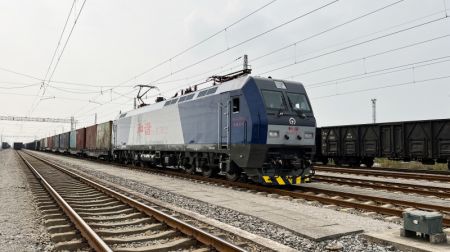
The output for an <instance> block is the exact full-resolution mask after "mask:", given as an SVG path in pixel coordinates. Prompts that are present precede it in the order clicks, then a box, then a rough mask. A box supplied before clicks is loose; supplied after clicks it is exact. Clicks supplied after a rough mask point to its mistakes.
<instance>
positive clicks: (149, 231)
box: [19, 152, 246, 252]
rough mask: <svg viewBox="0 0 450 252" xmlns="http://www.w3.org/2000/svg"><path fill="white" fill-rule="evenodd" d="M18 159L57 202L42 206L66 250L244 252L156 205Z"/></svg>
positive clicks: (29, 157) (24, 156) (61, 170)
mask: <svg viewBox="0 0 450 252" xmlns="http://www.w3.org/2000/svg"><path fill="white" fill-rule="evenodd" d="M19 156H20V157H21V158H22V160H23V161H24V163H25V164H26V165H27V166H28V168H29V169H30V170H31V171H32V173H33V174H34V175H35V176H36V177H37V178H38V180H39V181H40V183H41V184H42V186H43V187H44V188H45V189H46V191H47V192H48V194H50V195H51V197H52V198H53V201H54V202H56V203H57V204H56V205H55V203H53V202H51V201H46V202H44V203H42V202H41V205H40V207H44V208H45V211H46V214H47V216H48V215H50V216H51V217H53V218H50V219H48V220H47V222H46V223H47V224H48V223H50V225H52V224H54V226H52V227H51V228H53V229H57V230H59V231H60V233H59V234H58V235H59V236H60V237H63V238H62V239H60V240H65V241H69V243H70V242H72V246H71V247H69V248H70V250H78V249H80V250H84V249H85V246H86V243H87V244H89V246H90V247H91V248H93V249H94V250H96V251H129V252H132V251H195V252H202V251H211V250H213V251H216V250H217V251H246V249H244V248H243V247H239V246H237V245H235V244H233V243H231V242H228V241H226V240H224V239H222V238H220V237H218V236H216V235H213V234H210V233H208V232H206V231H204V230H202V229H199V228H196V227H194V226H192V225H190V224H188V223H186V222H184V221H181V220H179V219H177V218H175V217H174V216H172V215H170V214H167V213H165V212H164V211H161V210H158V209H157V206H149V205H145V204H143V203H141V202H140V201H138V200H136V199H133V198H130V197H128V196H126V195H124V194H122V193H120V192H117V191H114V190H112V189H110V188H107V187H105V186H103V185H101V184H99V183H96V182H94V181H92V180H89V179H87V178H85V177H82V176H80V175H77V174H75V173H73V172H71V171H69V170H67V169H65V168H63V167H60V166H57V165H50V164H49V163H45V162H43V161H42V160H40V159H38V158H37V157H34V156H32V155H30V154H25V153H23V152H22V153H19ZM41 193H42V192H41ZM42 196H44V195H42ZM58 208H60V209H62V210H63V213H60V212H58V211H59V210H58ZM74 228H75V229H76V231H74ZM61 232H62V233H61ZM80 235H81V237H82V239H83V240H82V241H81V240H80V239H81V237H80ZM77 246H79V247H77ZM63 248H65V249H67V246H66V247H63Z"/></svg>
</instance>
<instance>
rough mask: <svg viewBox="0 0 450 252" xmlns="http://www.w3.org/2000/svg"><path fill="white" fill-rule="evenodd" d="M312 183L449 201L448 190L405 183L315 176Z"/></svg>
mask: <svg viewBox="0 0 450 252" xmlns="http://www.w3.org/2000/svg"><path fill="white" fill-rule="evenodd" d="M314 181H318V182H326V183H336V184H339V185H349V186H359V187H365V188H373V189H379V190H388V191H398V192H404V193H414V194H420V195H427V196H436V197H440V198H443V199H450V188H445V187H437V186H426V185H417V184H407V183H395V182H387V181H377V180H368V179H355V178H345V177H335V176H326V175H317V174H316V175H315V176H314Z"/></svg>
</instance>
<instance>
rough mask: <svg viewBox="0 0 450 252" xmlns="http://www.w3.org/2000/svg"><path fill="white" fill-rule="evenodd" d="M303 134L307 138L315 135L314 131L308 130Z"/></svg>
mask: <svg viewBox="0 0 450 252" xmlns="http://www.w3.org/2000/svg"><path fill="white" fill-rule="evenodd" d="M303 136H304V137H305V138H306V139H311V138H313V137H314V133H311V132H306V133H305V134H304V135H303Z"/></svg>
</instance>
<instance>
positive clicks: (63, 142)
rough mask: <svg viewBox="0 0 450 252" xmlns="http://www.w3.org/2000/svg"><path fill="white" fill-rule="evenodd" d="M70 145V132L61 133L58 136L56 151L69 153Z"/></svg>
mask: <svg viewBox="0 0 450 252" xmlns="http://www.w3.org/2000/svg"><path fill="white" fill-rule="evenodd" d="M69 144H70V132H66V133H62V134H61V135H59V148H58V151H59V152H61V153H66V152H69Z"/></svg>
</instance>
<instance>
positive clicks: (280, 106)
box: [262, 90, 286, 110]
mask: <svg viewBox="0 0 450 252" xmlns="http://www.w3.org/2000/svg"><path fill="white" fill-rule="evenodd" d="M262 94H263V97H264V102H265V103H266V108H267V109H271V110H286V103H285V102H284V98H283V94H282V93H281V92H278V91H269V90H262Z"/></svg>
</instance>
